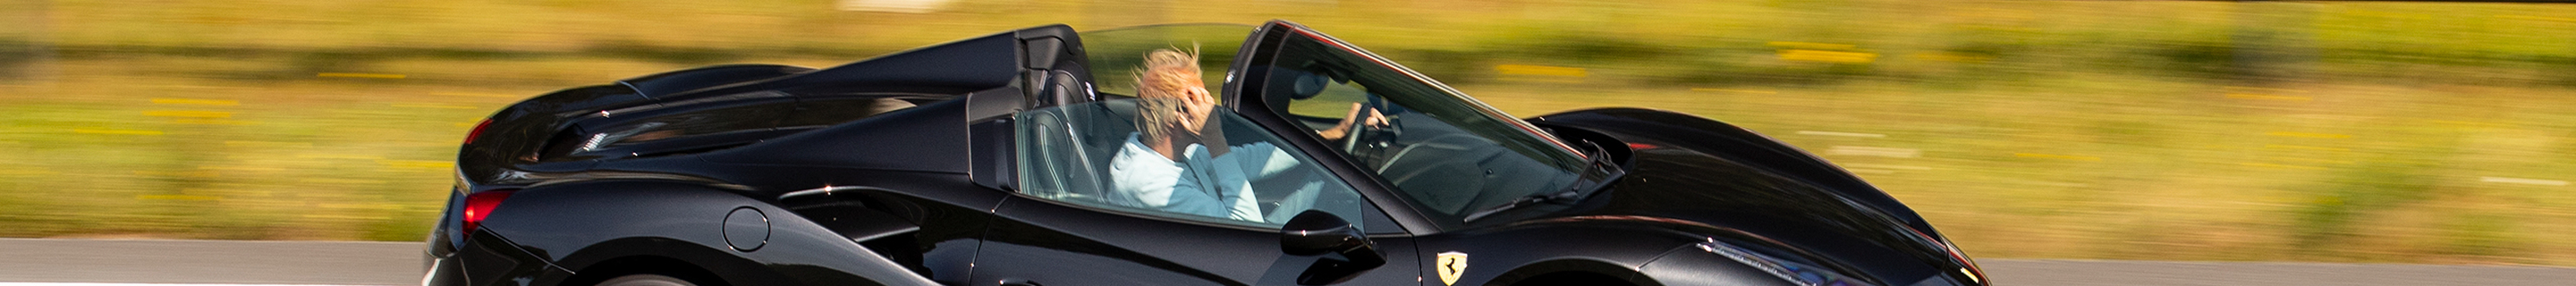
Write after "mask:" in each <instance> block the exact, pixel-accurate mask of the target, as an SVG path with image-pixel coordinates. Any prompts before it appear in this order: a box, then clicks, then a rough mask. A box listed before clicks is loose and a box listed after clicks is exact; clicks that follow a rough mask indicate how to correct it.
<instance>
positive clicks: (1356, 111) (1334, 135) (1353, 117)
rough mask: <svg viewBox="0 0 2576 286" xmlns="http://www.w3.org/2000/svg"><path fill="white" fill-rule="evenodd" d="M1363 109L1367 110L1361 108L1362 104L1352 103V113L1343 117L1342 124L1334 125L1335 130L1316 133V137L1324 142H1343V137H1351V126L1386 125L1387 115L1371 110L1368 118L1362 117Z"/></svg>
mask: <svg viewBox="0 0 2576 286" xmlns="http://www.w3.org/2000/svg"><path fill="white" fill-rule="evenodd" d="M1361 109H1366V108H1361V107H1360V103H1358V102H1352V103H1351V111H1350V112H1349V113H1347V114H1344V115H1342V122H1340V123H1334V124H1333V128H1330V129H1324V130H1320V131H1315V135H1316V136H1321V137H1324V141H1341V140H1342V137H1350V133H1351V125H1355V124H1368V126H1384V125H1386V115H1385V114H1380V113H1378V112H1377V110H1376V109H1369V110H1368V115H1367V116H1368V117H1361V115H1360V110H1361Z"/></svg>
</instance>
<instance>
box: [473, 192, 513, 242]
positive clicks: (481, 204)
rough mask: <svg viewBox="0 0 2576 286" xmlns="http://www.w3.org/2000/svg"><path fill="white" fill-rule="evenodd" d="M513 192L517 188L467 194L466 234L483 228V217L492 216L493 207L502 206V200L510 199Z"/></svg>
mask: <svg viewBox="0 0 2576 286" xmlns="http://www.w3.org/2000/svg"><path fill="white" fill-rule="evenodd" d="M512 192H516V190H494V191H483V192H480V193H474V194H472V195H465V232H464V234H473V233H474V230H475V229H478V228H482V227H483V218H486V217H491V216H492V208H494V207H500V206H501V200H505V199H509V198H510V193H512Z"/></svg>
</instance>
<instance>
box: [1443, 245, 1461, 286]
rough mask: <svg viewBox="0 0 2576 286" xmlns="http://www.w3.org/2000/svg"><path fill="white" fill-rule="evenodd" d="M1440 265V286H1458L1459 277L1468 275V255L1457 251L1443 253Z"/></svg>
mask: <svg viewBox="0 0 2576 286" xmlns="http://www.w3.org/2000/svg"><path fill="white" fill-rule="evenodd" d="M1438 265H1439V268H1440V285H1457V284H1458V276H1459V275H1462V274H1466V273H1467V253H1465V252H1457V251H1450V252H1441V253H1440V264H1438Z"/></svg>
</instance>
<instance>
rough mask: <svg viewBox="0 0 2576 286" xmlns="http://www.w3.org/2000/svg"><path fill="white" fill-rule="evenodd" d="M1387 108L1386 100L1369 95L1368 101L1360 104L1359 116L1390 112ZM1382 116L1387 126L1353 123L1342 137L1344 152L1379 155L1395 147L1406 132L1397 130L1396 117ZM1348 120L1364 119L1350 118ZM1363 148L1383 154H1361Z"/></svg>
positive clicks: (1390, 115)
mask: <svg viewBox="0 0 2576 286" xmlns="http://www.w3.org/2000/svg"><path fill="white" fill-rule="evenodd" d="M1386 107H1387V104H1386V99H1385V98H1383V97H1379V96H1378V95H1377V94H1375V93H1370V94H1368V100H1367V101H1362V102H1360V112H1359V114H1361V115H1358V116H1367V115H1366V114H1369V113H1370V112H1377V111H1386V110H1388V109H1387V108H1386ZM1381 116H1382V117H1380V118H1381V119H1382V120H1383V121H1385V122H1386V124H1368V122H1365V120H1363V121H1362V122H1352V123H1351V129H1350V130H1349V131H1348V132H1347V133H1344V135H1343V137H1342V151H1344V152H1346V153H1350V154H1353V155H1358V154H1378V153H1384V152H1382V151H1385V149H1386V148H1387V147H1388V146H1394V145H1395V138H1396V137H1397V136H1399V135H1403V133H1404V131H1403V129H1401V128H1395V126H1396V121H1395V120H1396V119H1395V116H1394V115H1392V114H1381ZM1348 120H1362V119H1361V118H1349V119H1348ZM1361 148H1367V150H1374V151H1381V152H1369V153H1361V152H1360V150H1362V149H1361Z"/></svg>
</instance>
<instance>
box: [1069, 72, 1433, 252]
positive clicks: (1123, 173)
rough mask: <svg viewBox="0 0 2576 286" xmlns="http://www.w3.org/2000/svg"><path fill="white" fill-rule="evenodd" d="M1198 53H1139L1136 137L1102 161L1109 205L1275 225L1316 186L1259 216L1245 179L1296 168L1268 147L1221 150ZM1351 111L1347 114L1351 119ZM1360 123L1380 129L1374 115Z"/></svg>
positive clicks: (1331, 133) (1338, 132) (1340, 127)
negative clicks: (1106, 164) (1141, 56)
mask: <svg viewBox="0 0 2576 286" xmlns="http://www.w3.org/2000/svg"><path fill="white" fill-rule="evenodd" d="M1198 60H1199V58H1198V55H1197V54H1196V53H1188V52H1181V51H1179V50H1177V49H1156V50H1154V51H1152V52H1147V53H1146V54H1145V64H1144V67H1143V68H1142V70H1140V71H1138V75H1137V76H1136V81H1137V82H1136V89H1137V91H1136V98H1137V112H1136V113H1137V117H1138V118H1137V120H1136V133H1135V134H1130V135H1128V137H1127V142H1126V144H1125V146H1124V147H1122V148H1120V149H1119V150H1118V154H1117V155H1116V156H1115V157H1112V158H1110V163H1109V174H1110V176H1111V177H1110V185H1111V187H1112V190H1111V191H1110V192H1108V193H1107V194H1105V195H1104V197H1105V199H1106V201H1107V202H1109V203H1111V204H1118V205H1124V206H1128V207H1139V208H1147V209H1154V210H1160V211H1166V212H1174V213H1185V214H1194V215H1201V216H1209V217H1222V218H1227V219H1233V220H1239V221H1248V222H1255V223H1265V222H1267V223H1276V222H1283V221H1286V220H1287V218H1288V217H1290V216H1293V215H1295V214H1296V213H1297V211H1302V210H1305V209H1307V208H1309V207H1311V205H1312V204H1313V201H1314V197H1315V193H1316V192H1317V188H1319V186H1320V184H1321V183H1322V182H1308V184H1306V186H1305V187H1302V188H1299V189H1300V190H1298V191H1297V192H1296V193H1294V194H1290V195H1289V196H1288V197H1287V198H1286V199H1283V200H1282V201H1281V205H1279V206H1278V207H1277V208H1275V210H1274V211H1272V212H1271V213H1270V214H1268V215H1264V214H1263V213H1262V211H1261V208H1260V205H1259V201H1258V199H1257V197H1256V196H1255V193H1254V191H1253V190H1252V184H1251V181H1252V180H1251V179H1253V178H1261V177H1268V176H1271V175H1277V174H1280V173H1285V172H1286V171H1287V170H1289V169H1291V168H1294V167H1296V166H1298V165H1299V163H1298V162H1297V161H1296V159H1294V158H1293V157H1291V156H1289V155H1288V154H1286V153H1284V152H1283V151H1282V150H1280V149H1279V148H1278V147H1277V146H1275V145H1271V144H1270V143H1269V142H1250V143H1245V144H1227V142H1226V140H1225V138H1226V137H1225V134H1224V132H1225V128H1222V127H1220V126H1216V125H1215V124H1217V122H1211V120H1210V115H1211V114H1210V113H1211V112H1213V111H1215V110H1216V108H1217V107H1216V98H1215V97H1213V96H1210V95H1209V94H1208V91H1207V86H1206V85H1205V84H1203V83H1201V82H1200V74H1199V65H1198ZM1359 114H1360V112H1359V109H1358V106H1356V105H1354V106H1353V109H1352V115H1353V116H1354V117H1356V116H1359ZM1366 118H1367V120H1359V121H1363V122H1364V123H1365V124H1381V123H1379V122H1383V119H1381V117H1379V116H1377V115H1376V114H1374V113H1371V114H1369V116H1368V117H1366ZM1352 121H1354V120H1351V119H1350V117H1345V118H1344V119H1343V120H1342V122H1341V123H1339V124H1337V126H1335V127H1334V128H1332V129H1329V130H1326V131H1323V132H1318V133H1320V134H1317V135H1320V136H1322V137H1325V139H1327V140H1338V139H1341V138H1342V137H1345V136H1344V135H1345V133H1347V132H1348V131H1347V130H1349V129H1350V126H1351V125H1352V124H1354V123H1353V122H1352Z"/></svg>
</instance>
